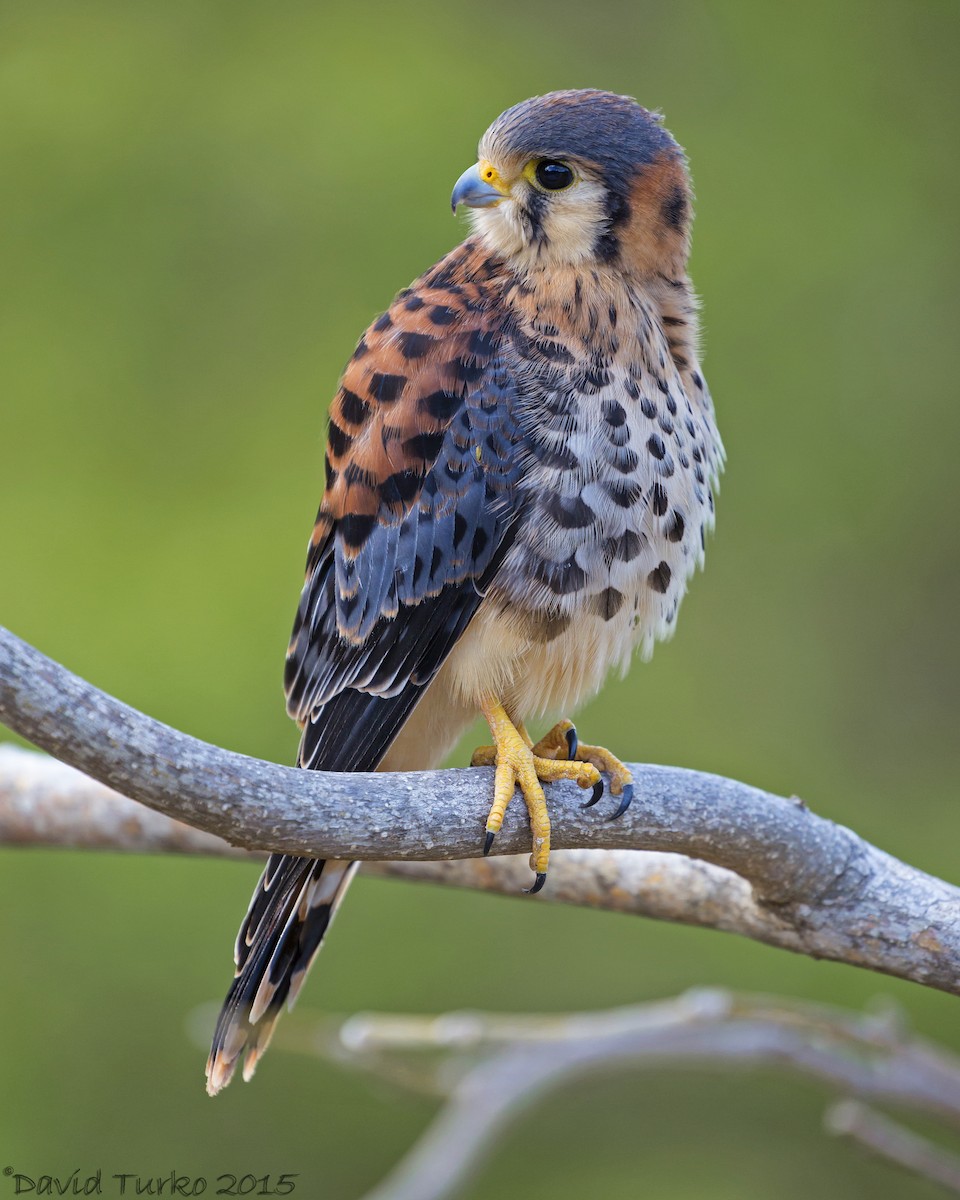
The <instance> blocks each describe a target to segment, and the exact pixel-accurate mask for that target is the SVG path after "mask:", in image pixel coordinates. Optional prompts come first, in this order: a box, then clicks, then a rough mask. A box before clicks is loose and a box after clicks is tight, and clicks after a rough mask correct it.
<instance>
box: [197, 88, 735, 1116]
mask: <svg viewBox="0 0 960 1200" xmlns="http://www.w3.org/2000/svg"><path fill="white" fill-rule="evenodd" d="M451 206H452V208H453V210H454V212H455V213H456V212H457V211H458V209H459V208H460V207H461V206H464V207H466V208H467V209H468V211H469V215H470V219H471V226H472V228H471V232H470V234H469V236H467V238H466V239H465V240H464V241H463V242H462V243H461V244H460V245H458V246H457V247H456V248H455V249H454V250H452V251H451V252H450V253H449V254H447V255H446V256H445V257H444V258H442V259H441V260H440V261H439V262H438V263H437V264H436V265H434V266H433V267H431V268H430V269H429V270H428V271H427V272H426V273H425V274H423V275H421V276H420V277H419V278H418V279H417V280H416V281H415V282H414V283H413V284H411V285H410V286H409V287H408V288H405V289H404V290H402V291H400V292H399V294H398V295H397V296H396V298H395V299H394V301H393V303H392V304H391V305H390V307H389V308H388V309H387V310H386V311H385V312H384V313H383V314H382V315H381V316H379V317H378V318H377V319H376V320H375V321H374V322H373V323H372V324H371V325H370V327H369V328H368V329H367V330H366V332H365V333H364V334H363V336H362V337H361V338H360V340H359V342H358V344H357V346H356V349H355V350H354V352H353V355H352V357H351V358H350V360H349V362H348V363H347V366H346V368H345V370H344V373H343V375H342V377H341V380H340V384H339V390H338V391H337V393H336V395H335V397H334V400H333V402H332V405H331V407H330V410H329V426H328V430H327V449H326V456H325V481H326V482H325V491H324V494H323V499H322V502H321V504H320V508H319V512H318V514H317V518H316V522H315V525H314V528H313V533H312V537H311V539H310V544H309V548H308V554H307V564H306V576H305V582H304V584H303V588H302V591H301V594H300V600H299V606H298V609H297V613H296V619H295V623H294V628H293V634H292V637H291V640H290V643H289V648H288V651H287V656H286V664H285V674H284V685H285V694H286V702H287V710H288V712H289V714H290V716H291V717H293V718H294V719H295V720H296V721H297V722H298V724H299V726H300V729H301V739H300V744H299V750H298V757H297V765H298V766H299V767H301V768H303V769H304V770H321V771H374V770H378V769H379V770H390V771H417V770H425V769H428V768H431V767H434V766H438V765H440V763H441V762H442V761H443V760H444V758H445V757H446V756H447V755H448V753H449V752H450V751H451V749H452V748H453V747H454V746H455V744H456V742H457V741H458V739H459V738H460V737H461V736H462V735H463V733H464V732H465V730H466V729H467V728H468V726H469V725H470V724H471V722H472V721H474V720H475V719H476V717H477V715H478V714H481V713H482V714H483V716H484V717H485V718H486V720H487V723H488V724H489V726H490V730H491V734H492V739H493V740H492V744H491V745H489V746H486V747H480V748H478V750H477V751H476V752H475V754H474V755H473V758H472V763H473V764H474V765H487V766H493V767H494V768H495V772H494V786H493V802H492V806H491V809H490V813H489V816H488V819H487V823H486V829H485V831H484V835H483V836H484V852H489V850H490V849H491V847H492V845H493V842H494V838H495V836H496V833H497V831H498V830H499V828H500V826H501V823H502V821H503V816H504V812H505V809H506V807H507V805H508V803H509V802H510V801H511V799H512V797H513V796H514V795H515V793H516V791H517V790H518V789H519V791H520V793H521V795H522V797H523V799H524V801H525V803H526V805H527V809H528V812H529V816H530V826H531V841H532V854H531V868H532V871H533V874H534V881H533V885H532V887H531V888H530V889H529V891H530V892H537V891H539V890H540V889H541V888H542V887H543V885H544V883H545V881H546V877H547V871H548V862H549V856H550V821H549V814H548V811H547V807H546V802H545V797H544V791H543V787H542V784H543V782H546V781H552V780H556V779H572V780H573V781H575V782H576V783H577V784H578V785H579V786H580V787H581V788H583V789H585V790H589V791H590V798H589V800H588V801H587V805H591V804H594V803H597V802H598V801H599V800H600V799H601V796H602V793H603V787H604V784H603V776H604V775H606V776H607V778H608V780H609V789H610V794H611V795H612V796H613V797H614V798H615V799H616V800H617V804H616V807H615V809H614V812H613V813H612V817H614V818H615V817H617V816H619V815H621V814H622V813H623V812H624V811H625V809H626V807H627V805H628V804H629V803H630V801H631V799H632V796H633V786H634V785H633V781H632V777H631V774H630V771H629V769H628V768H627V767H626V766H625V765H624V764H623V763H622V762H621V761H620V760H619V759H618V758H616V757H615V756H614V755H613V754H612V753H611V752H610V751H609V750H607V749H605V748H604V747H602V746H595V745H589V744H586V743H583V742H581V741H580V739H579V735H578V733H577V730H576V727H575V726H574V724H573V723H572V721H571V720H570V719H569V717H564V718H563V719H562V720H560V721H559V722H558V723H557V724H556V725H554V726H553V728H552V729H550V731H549V732H548V733H547V734H546V735H545V736H544V737H543V738H541V739H540V740H539V741H538V742H534V741H533V738H532V737H531V735H530V733H529V732H528V730H527V725H526V723H527V722H528V721H531V720H533V719H535V718H543V717H546V716H547V715H558V714H559V713H561V712H564V713H566V712H569V711H570V710H572V709H574V708H575V707H576V706H577V705H578V704H580V703H582V702H583V701H584V700H586V699H588V698H590V697H591V696H592V695H594V694H595V693H596V692H597V691H598V689H599V688H600V686H601V685H602V683H603V681H604V679H605V678H606V676H607V675H608V673H609V672H610V671H611V670H612V669H614V668H618V667H619V668H620V670H621V671H625V670H626V669H627V667H628V665H629V663H630V662H631V660H632V658H633V656H634V652H635V651H639V652H640V655H641V656H642V657H644V658H648V657H649V656H650V654H651V653H652V651H653V647H654V644H655V642H657V641H658V640H662V639H665V638H667V637H669V636H670V635H671V634H672V633H673V630H674V628H675V624H676V618H677V610H678V606H679V604H680V601H681V599H682V597H683V595H684V592H685V591H686V588H687V585H688V582H689V580H690V578H691V576H692V575H693V573H694V571H695V569H696V568H697V567H698V566H699V565H702V563H703V557H704V548H705V541H706V536H707V534H708V532H709V531H710V530H711V529H712V527H713V524H714V493H715V491H716V488H717V484H718V479H719V475H720V472H721V470H722V467H723V461H724V450H723V445H722V442H721V440H720V436H719V434H718V431H717V427H716V422H715V417H714V408H713V403H712V400H711V397H710V393H709V391H708V388H707V385H706V382H705V380H704V377H703V374H702V373H701V370H700V365H699V359H698V301H697V298H696V296H695V294H694V291H693V288H692V285H691V282H690V279H689V277H688V274H687V259H688V255H689V250H690V226H691V218H692V191H691V184H690V178H689V172H688V168H687V162H686V157H685V154H684V152H683V150H682V149H681V148H680V146H679V145H678V143H677V142H676V141H675V140H674V138H673V136H672V135H671V134H670V133H669V132H668V130H667V129H666V127H665V125H664V124H663V120H662V118H661V116H660V115H659V114H658V113H656V112H652V111H650V110H648V109H646V108H644V107H642V106H641V105H640V104H639V103H638V102H637V101H636V100H634V99H633V98H631V97H629V96H621V95H617V94H614V93H612V92H606V91H601V90H596V89H575V90H565V91H557V92H551V93H549V94H547V95H543V96H535V97H533V98H531V99H528V100H524V101H522V102H521V103H519V104H516V105H514V106H513V107H511V108H509V109H507V111H505V112H504V113H502V114H501V115H500V116H499V117H498V118H497V119H496V120H495V121H494V122H493V124H492V125H491V126H490V127H489V129H487V131H486V133H485V134H484V135H483V137H482V138H481V140H480V144H479V158H478V161H477V162H476V163H475V164H474V165H473V166H471V167H469V168H468V169H467V170H466V171H465V172H464V173H463V174H462V175H461V176H460V178H459V179H458V180H457V182H456V184H455V186H454V188H453V194H452V196H451ZM375 802H376V800H375V796H374V797H373V798H372V799H371V803H375ZM479 832H480V831H479V830H478V836H479ZM356 867H357V864H356V863H347V862H339V861H321V860H316V859H310V858H306V857H298V856H295V855H289V854H272V855H271V856H270V858H269V860H268V862H267V865H266V867H265V869H264V871H263V874H262V876H261V878H260V881H259V884H258V886H257V889H256V891H255V893H254V895H253V898H252V900H251V902H250V906H249V909H248V911H247V914H246V917H245V919H244V922H243V925H242V927H241V929H240V932H239V935H238V937H237V941H236V949H235V964H236V970H235V977H234V980H233V983H232V985H231V987H230V990H229V993H228V995H227V998H226V1000H225V1002H224V1005H223V1009H222V1011H221V1014H220V1017H219V1020H218V1022H217V1025H216V1030H215V1033H214V1038H213V1045H212V1049H211V1052H210V1057H209V1059H208V1062H207V1090H208V1091H209V1092H210V1094H211V1095H213V1094H215V1093H217V1092H218V1091H219V1090H220V1089H221V1088H222V1087H224V1086H225V1085H226V1084H227V1083H229V1081H230V1079H231V1077H232V1076H233V1074H234V1071H235V1068H236V1067H237V1065H238V1064H239V1062H240V1060H241V1058H242V1059H243V1077H244V1079H250V1078H251V1076H252V1075H253V1072H254V1070H255V1068H256V1065H257V1063H258V1061H259V1059H260V1058H261V1056H262V1055H263V1053H264V1051H265V1050H266V1048H267V1045H268V1043H269V1040H270V1037H271V1035H272V1032H273V1029H274V1025H275V1022H276V1020H277V1018H278V1016H279V1015H280V1013H281V1011H282V1009H283V1007H284V1005H285V1004H286V1005H287V1006H292V1004H293V1002H294V1000H295V999H296V997H297V995H298V993H299V991H300V989H301V987H302V985H303V982H304V979H305V977H306V974H307V971H308V970H309V968H310V965H311V963H312V962H313V960H314V958H315V956H316V954H317V952H318V950H319V948H320V945H321V943H322V941H323V939H324V936H325V934H326V932H327V930H328V928H329V927H330V923H331V921H332V920H333V917H334V915H335V913H336V911H337V908H338V906H339V904H340V902H341V901H342V899H343V896H344V893H345V892H346V890H347V887H348V886H349V883H350V880H351V879H352V877H353V875H354V872H355V870H356Z"/></svg>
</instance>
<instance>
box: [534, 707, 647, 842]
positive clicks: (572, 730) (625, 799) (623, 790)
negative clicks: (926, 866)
mask: <svg viewBox="0 0 960 1200" xmlns="http://www.w3.org/2000/svg"><path fill="white" fill-rule="evenodd" d="M533 753H534V754H535V755H537V757H539V758H556V759H560V758H565V759H575V760H577V761H579V762H588V763H592V764H593V765H594V766H595V767H596V768H597V770H598V771H603V772H604V773H605V774H607V775H609V776H610V794H611V795H612V796H619V797H620V804H619V805H618V807H617V811H616V812H615V813H614V814H613V816H612V817H610V820H611V821H615V820H616V819H617V817H622V816H623V814H624V813H625V812H626V811H627V809H628V808H629V807H630V803H631V801H632V800H633V775H632V774H631V772H630V771H629V770H628V769H627V767H625V766H624V765H623V763H622V762H621V761H620V759H619V758H617V757H616V755H615V754H611V753H610V751H609V750H606V749H605V748H604V747H603V746H588V745H587V744H586V742H581V741H580V739H579V738H578V737H577V728H576V726H575V725H574V723H573V722H572V721H558V722H557V724H556V725H554V727H553V728H552V729H551V730H550V732H549V733H548V734H547V735H546V736H545V737H542V738H541V739H540V741H539V742H537V744H536V745H535V746H534V747H533ZM599 798H600V797H599V796H597V797H596V798H591V799H590V800H588V801H587V803H586V804H585V805H584V808H590V806H591V805H593V804H596V802H597V800H599Z"/></svg>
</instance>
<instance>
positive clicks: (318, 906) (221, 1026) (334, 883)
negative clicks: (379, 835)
mask: <svg viewBox="0 0 960 1200" xmlns="http://www.w3.org/2000/svg"><path fill="white" fill-rule="evenodd" d="M357 865H358V864H357V863H347V862H336V861H333V860H327V861H324V860H321V859H315V858H298V857H296V856H294V855H291V854H272V855H271V856H270V859H269V861H268V863H267V865H266V868H265V869H264V872H263V874H262V875H261V877H260V882H259V884H258V885H257V890H256V891H255V892H254V894H253V898H252V899H251V901H250V907H249V909H248V910H247V915H246V917H245V918H244V922H243V924H242V925H241V927H240V932H239V934H237V945H236V949H235V951H234V956H233V957H234V961H235V963H236V964H237V970H236V976H235V978H234V981H233V983H232V985H231V987H230V991H229V993H228V994H227V998H226V1000H225V1001H224V1005H223V1008H222V1009H221V1012H220V1016H219V1019H218V1020H217V1028H216V1031H215V1033H214V1035H213V1046H212V1048H211V1050H210V1057H209V1058H208V1059H207V1091H208V1092H209V1093H210V1095H211V1096H215V1095H216V1094H217V1092H219V1091H220V1089H221V1088H222V1087H226V1085H227V1084H228V1083H229V1082H230V1080H231V1078H232V1077H233V1072H234V1071H235V1070H236V1067H237V1063H238V1062H239V1060H240V1057H241V1055H243V1060H244V1061H243V1078H244V1079H250V1077H251V1076H252V1075H253V1072H254V1071H255V1070H256V1066H257V1061H258V1059H259V1058H260V1056H261V1054H263V1052H264V1050H266V1048H267V1046H268V1045H269V1043H270V1037H271V1035H272V1034H273V1027H274V1025H275V1024H276V1021H277V1018H278V1017H279V1016H280V1013H281V1012H282V1011H283V1006H284V1003H286V1005H287V1007H288V1008H292V1007H293V1003H294V1001H295V1000H296V998H297V993H298V992H299V991H300V988H301V986H302V984H303V981H304V979H305V978H306V975H307V971H308V970H309V969H310V964H311V963H312V962H313V960H314V958H315V957H316V955H317V952H318V951H319V949H320V946H321V944H322V943H323V939H324V936H325V935H326V932H327V930H328V929H329V928H330V922H331V921H332V920H333V917H334V914H335V913H336V911H337V908H338V907H339V905H340V901H341V900H342V899H343V896H344V893H345V892H346V890H347V888H348V886H349V885H350V880H351V879H352V878H353V875H354V872H355V871H356V869H357Z"/></svg>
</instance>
